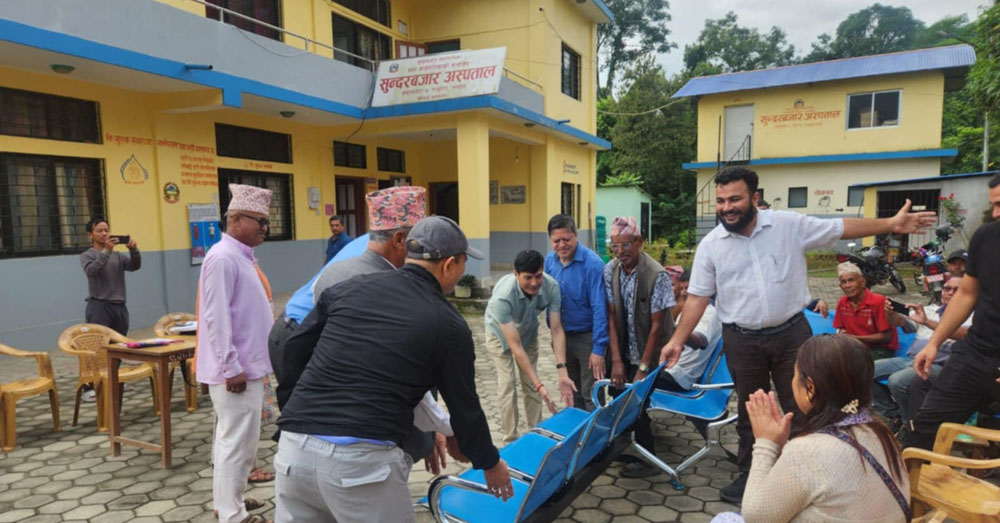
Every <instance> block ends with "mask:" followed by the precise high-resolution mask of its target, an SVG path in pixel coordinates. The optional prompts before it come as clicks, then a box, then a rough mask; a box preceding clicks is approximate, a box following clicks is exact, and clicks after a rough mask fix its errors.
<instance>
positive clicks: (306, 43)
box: [188, 0, 543, 91]
mask: <svg viewBox="0 0 1000 523" xmlns="http://www.w3.org/2000/svg"><path fill="white" fill-rule="evenodd" d="M188 1H189V2H194V3H196V4H199V5H202V6H205V7H206V8H209V9H214V10H216V11H217V12H218V13H219V18H218V20H219V22H220V23H225V16H231V17H235V18H239V19H240V20H245V21H247V22H249V23H251V24H254V25H258V26H260V27H264V28H267V29H270V30H272V31H277V32H279V33H281V34H284V35H286V36H290V37H292V38H293V39H297V40H301V41H302V49H304V50H306V51H310V50H311V51H312V52H314V53H317V54H319V49H320V48H323V49H326V50H328V51H331V52H333V53H334V56H336V54H337V53H341V54H344V55H347V56H349V57H351V58H354V59H356V60H360V61H362V62H364V63H365V64H366V65H364V66H359V67H362V68H363V69H368V70H370V71H372V72H375V71H377V70H378V61H377V60H372V59H371V58H367V57H364V56H361V55H359V54H355V53H352V52H350V51H346V50H344V49H341V48H339V47H335V46H332V45H329V44H325V43H323V42H319V41H316V40H314V39H312V38H309V37H308V36H303V35H300V34H298V33H294V32H292V31H288V30H286V29H284V28H282V27H278V26H276V25H271V24H269V23H267V22H262V21H260V20H258V19H256V18H254V17H252V16H247V15H245V14H243V13H239V12H236V11H233V10H232V9H228V8H225V7H221V6H218V5H215V4H212V3H209V2H206V1H205V0H188ZM284 43H286V44H288V45H291V44H290V43H289V42H288V38H285V39H284ZM310 45H311V46H312V49H310ZM503 72H504V76H506V77H508V78H511V79H513V80H514V81H516V82H518V83H520V84H522V85H525V87H529V88H531V89H534V90H537V91H542V90H543V88H542V84H540V83H538V82H535V81H532V80H530V79H528V78H527V77H525V76H522V75H520V74H518V73H515V72H514V71H511V70H510V69H507V68H506V67H504V68H503Z"/></svg>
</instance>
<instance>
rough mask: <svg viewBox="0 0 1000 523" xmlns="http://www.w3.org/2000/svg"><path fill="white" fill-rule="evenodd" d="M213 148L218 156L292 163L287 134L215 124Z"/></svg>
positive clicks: (290, 142) (290, 139) (289, 136)
mask: <svg viewBox="0 0 1000 523" xmlns="http://www.w3.org/2000/svg"><path fill="white" fill-rule="evenodd" d="M215 148H216V150H217V153H218V154H219V156H230V157H233V158H246V159H248V160H262V161H266V162H280V163H292V136H291V135H289V134H283V133H272V132H271V131H262V130H260V129H251V128H249V127H237V126H235V125H226V124H222V123H217V124H215Z"/></svg>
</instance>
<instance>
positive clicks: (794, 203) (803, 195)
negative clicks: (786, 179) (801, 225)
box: [788, 187, 809, 209]
mask: <svg viewBox="0 0 1000 523" xmlns="http://www.w3.org/2000/svg"><path fill="white" fill-rule="evenodd" d="M808 204H809V188H808V187H789V188H788V208H789V209H795V208H802V207H807V206H808Z"/></svg>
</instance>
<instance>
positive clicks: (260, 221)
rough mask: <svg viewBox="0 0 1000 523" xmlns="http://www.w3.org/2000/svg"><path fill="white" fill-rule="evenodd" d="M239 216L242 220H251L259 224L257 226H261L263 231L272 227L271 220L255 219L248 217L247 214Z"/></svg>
mask: <svg viewBox="0 0 1000 523" xmlns="http://www.w3.org/2000/svg"><path fill="white" fill-rule="evenodd" d="M237 216H239V217H240V218H249V219H251V220H253V221H255V222H257V225H259V226H260V228H261V229H263V228H265V227H266V228H270V226H271V220H270V219H269V218H254V217H253V216H247V215H245V214H237Z"/></svg>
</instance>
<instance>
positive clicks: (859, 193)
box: [847, 187, 865, 207]
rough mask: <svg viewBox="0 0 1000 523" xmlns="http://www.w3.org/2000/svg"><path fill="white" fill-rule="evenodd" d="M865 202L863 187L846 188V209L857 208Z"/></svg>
mask: <svg viewBox="0 0 1000 523" xmlns="http://www.w3.org/2000/svg"><path fill="white" fill-rule="evenodd" d="M864 201H865V188H864V187H848V188H847V206H848V207H858V206H859V205H862V204H863V203H864Z"/></svg>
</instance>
